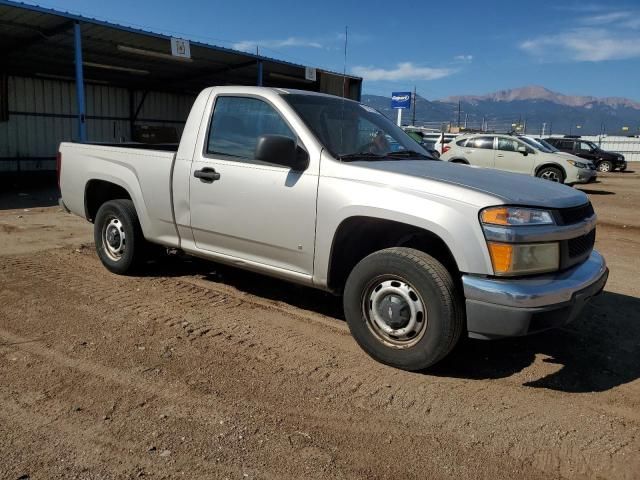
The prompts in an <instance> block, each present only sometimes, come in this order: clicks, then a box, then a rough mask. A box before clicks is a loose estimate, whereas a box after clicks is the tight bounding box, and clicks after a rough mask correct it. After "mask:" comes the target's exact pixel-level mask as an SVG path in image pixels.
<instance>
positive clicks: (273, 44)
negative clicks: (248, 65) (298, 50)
mask: <svg viewBox="0 0 640 480" xmlns="http://www.w3.org/2000/svg"><path fill="white" fill-rule="evenodd" d="M256 46H257V47H264V48H283V47H303V48H323V45H322V44H321V43H320V42H315V41H312V40H308V39H304V38H298V37H289V38H285V39H282V40H242V41H240V42H236V43H234V44H233V45H232V48H234V49H236V50H242V51H245V52H255V50H256Z"/></svg>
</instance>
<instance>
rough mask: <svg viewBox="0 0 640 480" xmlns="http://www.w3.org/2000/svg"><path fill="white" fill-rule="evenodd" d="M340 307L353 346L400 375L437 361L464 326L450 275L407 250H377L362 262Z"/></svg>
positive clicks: (459, 299) (425, 257) (423, 255)
mask: <svg viewBox="0 0 640 480" xmlns="http://www.w3.org/2000/svg"><path fill="white" fill-rule="evenodd" d="M343 302H344V312H345V317H346V319H347V324H348V325H349V330H350V331H351V334H352V335H353V337H354V338H355V340H356V341H357V342H358V344H359V345H360V346H361V347H362V348H363V349H364V350H365V351H366V352H367V353H368V354H369V355H370V356H371V357H373V358H375V359H376V360H378V361H380V362H382V363H385V364H387V365H391V366H393V367H397V368H401V369H403V370H411V371H413V370H422V369H425V368H427V367H429V366H431V365H433V364H435V363H437V362H438V361H440V360H442V359H443V358H444V357H445V356H446V355H447V354H448V353H449V352H451V350H452V349H453V348H454V347H455V345H456V343H457V342H458V340H459V338H460V334H461V332H462V328H463V325H464V306H463V303H462V296H461V294H460V292H459V288H458V287H457V286H456V284H455V282H454V280H453V278H452V276H451V274H450V273H449V271H448V270H447V269H446V268H445V267H444V266H443V265H442V264H441V263H440V262H438V261H437V260H436V259H435V258H433V257H431V256H430V255H427V254H426V253H424V252H421V251H419V250H414V249H410V248H389V249H385V250H380V251H378V252H375V253H372V254H371V255H369V256H368V257H366V258H364V259H363V260H361V261H360V262H359V263H358V264H357V265H356V266H355V267H354V269H353V270H352V272H351V274H350V275H349V278H348V279H347V283H346V286H345V291H344V299H343Z"/></svg>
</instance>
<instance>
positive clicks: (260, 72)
mask: <svg viewBox="0 0 640 480" xmlns="http://www.w3.org/2000/svg"><path fill="white" fill-rule="evenodd" d="M258 86H259V87H261V86H262V60H258Z"/></svg>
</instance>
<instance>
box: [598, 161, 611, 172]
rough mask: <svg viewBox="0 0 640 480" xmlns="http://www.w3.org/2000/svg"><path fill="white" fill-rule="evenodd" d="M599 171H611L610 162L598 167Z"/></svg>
mask: <svg viewBox="0 0 640 480" xmlns="http://www.w3.org/2000/svg"><path fill="white" fill-rule="evenodd" d="M598 170H600V171H601V172H608V171H610V170H611V165H609V163H608V162H602V163H601V164H600V165H598Z"/></svg>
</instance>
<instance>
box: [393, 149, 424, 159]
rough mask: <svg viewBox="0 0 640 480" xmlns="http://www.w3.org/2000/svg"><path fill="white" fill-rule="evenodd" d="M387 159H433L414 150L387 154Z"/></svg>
mask: <svg viewBox="0 0 640 480" xmlns="http://www.w3.org/2000/svg"><path fill="white" fill-rule="evenodd" d="M387 157H391V158H405V157H420V158H431V157H430V156H428V155H425V154H424V153H420V152H414V151H413V150H398V151H397V152H390V153H387Z"/></svg>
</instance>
